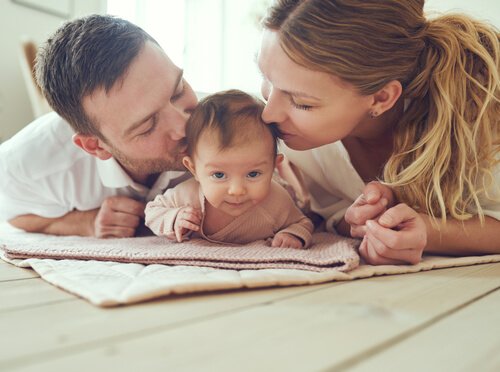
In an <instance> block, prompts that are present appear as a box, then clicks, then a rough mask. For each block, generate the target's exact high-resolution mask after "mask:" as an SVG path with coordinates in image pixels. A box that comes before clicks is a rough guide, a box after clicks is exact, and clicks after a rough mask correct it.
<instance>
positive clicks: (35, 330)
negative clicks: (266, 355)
mask: <svg viewBox="0 0 500 372" xmlns="http://www.w3.org/2000/svg"><path fill="white" fill-rule="evenodd" d="M332 285H339V283H333V284H332V283H329V284H323V285H316V286H302V287H288V288H266V289H255V290H242V291H225V292H222V293H205V294H199V295H183V296H181V295H178V296H169V297H167V298H165V299H163V300H158V301H153V302H149V303H143V304H137V305H134V306H128V307H119V308H112V309H102V308H97V307H94V306H92V305H90V304H89V303H87V302H85V301H83V300H80V301H74V302H62V303H57V304H48V305H47V306H39V307H32V308H26V309H22V310H18V311H15V312H9V313H6V314H1V316H0V334H1V335H2V338H3V337H5V338H6V339H8V340H9V343H8V345H6V346H5V347H0V371H2V370H10V369H11V368H14V366H18V365H19V364H24V363H26V362H27V361H36V359H37V358H38V357H40V356H43V355H53V354H54V353H57V352H60V351H61V350H66V351H68V352H69V351H72V352H75V351H79V350H82V349H83V350H84V349H85V348H87V347H88V346H89V345H91V346H93V347H95V346H103V345H107V344H111V343H113V342H116V341H119V340H124V339H129V338H131V337H132V338H133V337H142V336H144V335H148V334H150V333H154V332H158V331H160V330H164V329H169V328H175V327H179V326H182V325H184V324H189V323H191V322H197V321H200V320H201V319H205V318H210V317H214V316H223V315H224V314H226V313H230V312H233V311H238V310H240V309H245V308H248V307H252V306H257V305H259V304H264V303H268V302H272V301H276V300H279V299H282V298H287V297H289V296H295V295H300V294H301V293H308V292H313V291H317V290H319V289H321V288H323V287H324V286H332ZM71 370H74V369H71ZM38 371H40V369H38Z"/></svg>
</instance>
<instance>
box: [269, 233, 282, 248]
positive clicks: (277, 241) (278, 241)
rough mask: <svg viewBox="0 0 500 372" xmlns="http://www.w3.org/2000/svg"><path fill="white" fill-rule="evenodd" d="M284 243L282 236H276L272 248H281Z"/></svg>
mask: <svg viewBox="0 0 500 372" xmlns="http://www.w3.org/2000/svg"><path fill="white" fill-rule="evenodd" d="M282 241H283V239H282V238H281V236H279V235H276V236H275V237H274V239H273V241H272V242H271V247H281V243H282Z"/></svg>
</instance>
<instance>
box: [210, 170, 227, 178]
mask: <svg viewBox="0 0 500 372" xmlns="http://www.w3.org/2000/svg"><path fill="white" fill-rule="evenodd" d="M212 177H214V178H217V179H218V180H221V179H223V178H225V177H226V175H225V174H224V173H222V172H214V173H213V174H212Z"/></svg>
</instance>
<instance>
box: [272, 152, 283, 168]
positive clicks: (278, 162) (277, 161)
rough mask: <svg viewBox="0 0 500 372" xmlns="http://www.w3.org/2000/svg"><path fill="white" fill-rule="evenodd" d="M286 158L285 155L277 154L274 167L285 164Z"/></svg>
mask: <svg viewBox="0 0 500 372" xmlns="http://www.w3.org/2000/svg"><path fill="white" fill-rule="evenodd" d="M284 158H285V157H284V156H283V154H277V155H276V159H275V160H274V166H275V167H277V166H278V165H280V164H281V163H282V162H283V159H284Z"/></svg>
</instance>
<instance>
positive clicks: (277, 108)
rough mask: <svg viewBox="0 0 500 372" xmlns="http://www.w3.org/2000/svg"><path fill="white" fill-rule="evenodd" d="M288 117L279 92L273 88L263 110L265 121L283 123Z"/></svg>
mask: <svg viewBox="0 0 500 372" xmlns="http://www.w3.org/2000/svg"><path fill="white" fill-rule="evenodd" d="M285 119H286V112H285V110H284V105H283V102H282V100H281V97H279V93H277V92H275V91H273V90H271V91H270V92H269V94H268V96H267V102H266V106H265V107H264V110H263V111H262V120H263V121H264V122H265V123H268V124H271V123H282V122H283V121H285Z"/></svg>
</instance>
